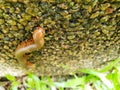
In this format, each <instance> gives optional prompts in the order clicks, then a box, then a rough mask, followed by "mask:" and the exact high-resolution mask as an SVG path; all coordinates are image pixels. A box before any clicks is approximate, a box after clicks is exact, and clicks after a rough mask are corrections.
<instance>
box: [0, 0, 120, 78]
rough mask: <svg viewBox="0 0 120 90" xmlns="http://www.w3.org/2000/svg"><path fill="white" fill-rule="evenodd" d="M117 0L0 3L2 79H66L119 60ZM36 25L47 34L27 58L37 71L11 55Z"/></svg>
mask: <svg viewBox="0 0 120 90" xmlns="http://www.w3.org/2000/svg"><path fill="white" fill-rule="evenodd" d="M119 8H120V5H119V1H115V0H112V1H109V2H108V1H106V0H103V1H90V0H86V1H84V0H83V1H81V0H75V1H71V0H68V1H66V0H57V1H55V0H49V1H47V0H41V1H39V0H36V1H34V0H31V1H20V0H6V1H4V0H3V1H0V76H4V75H5V74H7V73H9V74H12V75H15V76H21V75H24V74H26V73H27V72H34V73H36V74H38V75H65V74H72V73H75V72H78V70H79V69H82V68H98V67H100V65H101V64H103V63H106V62H108V61H110V60H113V59H115V58H118V57H120V18H119V17H120V11H119ZM36 26H42V27H43V28H44V29H45V31H46V35H45V46H44V48H43V49H41V50H38V51H35V52H32V53H31V54H29V60H30V61H31V62H33V63H35V66H36V67H35V68H29V69H23V68H21V67H20V66H19V64H18V63H17V60H16V59H15V56H14V51H15V48H16V47H17V45H18V44H20V42H22V41H24V40H26V39H29V38H31V37H32V32H33V30H34V28H35V27H36Z"/></svg>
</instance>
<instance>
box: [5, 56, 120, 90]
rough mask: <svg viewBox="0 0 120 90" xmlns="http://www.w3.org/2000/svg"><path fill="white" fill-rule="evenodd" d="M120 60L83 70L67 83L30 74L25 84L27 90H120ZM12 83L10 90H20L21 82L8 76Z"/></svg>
mask: <svg viewBox="0 0 120 90" xmlns="http://www.w3.org/2000/svg"><path fill="white" fill-rule="evenodd" d="M119 62H120V58H118V59H116V60H113V61H112V62H110V63H108V65H106V66H105V67H103V68H102V69H100V70H91V69H83V70H80V72H82V73H84V75H83V76H81V77H79V76H76V75H74V78H72V79H68V80H66V81H59V82H58V81H57V82H55V81H53V80H52V79H51V78H50V77H42V78H41V79H40V78H38V76H36V75H35V74H31V73H29V74H28V75H27V80H26V82H25V83H24V86H25V87H26V90H120V64H119ZM6 77H7V79H8V80H10V81H11V82H12V84H11V89H10V90H18V86H19V85H20V82H19V81H17V80H16V78H15V77H14V76H12V75H6Z"/></svg>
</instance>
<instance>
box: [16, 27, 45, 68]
mask: <svg viewBox="0 0 120 90" xmlns="http://www.w3.org/2000/svg"><path fill="white" fill-rule="evenodd" d="M44 35H45V30H44V29H43V28H41V27H37V28H36V29H35V30H34V32H33V37H32V38H31V39H29V40H26V41H23V42H22V43H20V44H19V45H18V46H17V48H16V50H15V57H16V59H17V60H18V62H19V63H20V64H21V65H22V66H23V67H26V64H27V56H26V53H30V52H32V51H35V50H38V49H41V48H42V47H43V46H44Z"/></svg>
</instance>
